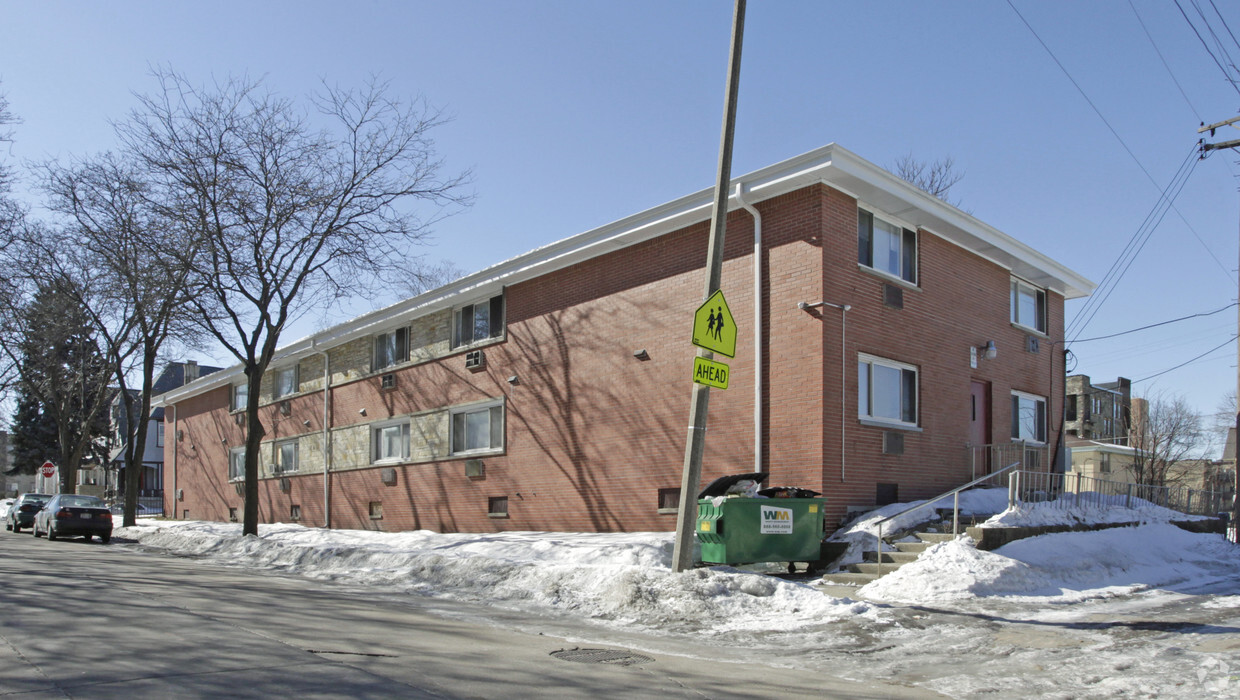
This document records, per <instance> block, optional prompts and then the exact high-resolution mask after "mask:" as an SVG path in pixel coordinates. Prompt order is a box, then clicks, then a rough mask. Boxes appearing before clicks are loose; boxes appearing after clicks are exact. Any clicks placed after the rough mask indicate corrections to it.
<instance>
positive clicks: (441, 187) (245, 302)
mask: <svg viewBox="0 0 1240 700" xmlns="http://www.w3.org/2000/svg"><path fill="white" fill-rule="evenodd" d="M156 78H157V80H158V81H159V86H160V90H159V91H158V92H156V93H155V94H153V95H148V96H142V97H139V101H140V104H139V107H138V108H137V109H136V110H135V111H134V112H133V113H132V114H131V115H130V117H129V119H128V120H127V121H125V122H123V123H120V124H119V125H118V126H117V132H118V134H119V135H120V137H121V140H122V142H123V143H124V145H125V147H126V149H127V150H128V151H130V152H131V153H133V154H135V155H136V156H137V158H138V159H139V162H141V163H142V165H143V168H144V169H145V171H146V173H147V176H148V182H149V183H150V184H151V191H150V193H149V194H148V198H149V200H150V201H151V202H153V203H156V204H157V205H158V211H159V212H160V215H161V217H163V218H164V219H166V220H168V221H173V222H176V224H177V225H178V226H180V227H182V228H183V230H184V231H185V235H186V237H187V239H189V240H193V241H195V245H194V246H193V247H192V250H193V251H194V254H193V255H186V257H185V262H186V263H187V264H188V265H190V267H191V270H192V275H193V279H192V282H193V283H194V284H197V285H198V287H199V288H200V289H201V293H200V294H199V295H198V296H196V297H195V298H194V299H193V300H192V304H193V305H194V307H195V309H196V311H197V314H198V318H199V320H200V321H201V323H202V326H203V328H204V330H205V331H206V332H207V333H209V334H210V335H211V336H212V337H214V338H215V339H216V340H218V341H219V342H220V343H221V344H222V345H223V346H224V347H225V348H227V349H228V351H229V352H231V353H232V354H233V356H234V357H236V358H237V360H238V361H239V362H240V363H241V365H242V367H243V369H244V373H245V376H246V381H247V384H248V398H247V401H246V406H245V415H246V421H245V426H246V446H245V482H244V494H245V507H244V522H243V529H242V531H243V532H244V533H245V534H257V532H258V465H259V449H260V445H261V442H262V439H263V436H264V429H263V427H262V424H261V422H260V421H259V412H258V408H259V400H260V393H259V391H260V387H261V384H262V379H263V375H264V374H265V373H266V371H267V368H268V366H269V365H270V363H271V361H272V359H273V358H274V356H275V352H276V349H277V347H278V345H279V341H280V336H281V334H282V333H283V332H284V330H285V328H286V327H287V326H288V324H289V323H290V322H291V321H292V320H293V319H296V318H298V317H299V316H300V315H302V314H304V313H306V312H308V311H309V310H310V309H313V308H316V307H320V308H321V307H322V306H325V305H328V304H331V303H333V302H335V301H337V300H340V299H342V298H345V297H348V296H353V295H365V294H368V293H372V292H373V291H374V290H378V289H383V288H385V285H390V284H392V281H391V280H392V277H394V276H397V275H400V276H418V275H419V274H420V259H419V258H418V257H417V256H416V255H414V254H413V253H412V250H411V249H412V246H414V245H417V244H419V243H422V242H423V240H424V238H425V237H426V235H427V234H428V229H429V226H430V224H431V222H432V221H433V220H434V215H433V216H432V218H430V219H428V218H423V217H422V216H420V215H419V213H418V212H417V211H415V210H414V209H412V208H409V207H411V206H413V205H417V204H422V205H431V207H432V209H433V212H434V214H436V215H442V214H443V213H444V211H445V209H444V208H445V207H446V206H449V205H454V204H455V205H463V204H465V203H466V197H465V196H464V195H463V194H462V193H461V192H460V190H461V189H462V186H463V184H464V182H465V179H466V177H467V175H465V174H462V175H451V176H445V175H444V174H443V172H442V171H443V169H444V168H443V164H442V163H441V161H440V160H438V159H437V158H436V156H435V151H434V143H433V141H432V140H431V138H430V134H431V132H432V131H433V130H434V128H435V127H436V126H439V125H440V124H442V123H443V117H442V115H441V114H440V113H439V112H438V111H436V110H433V109H430V108H429V107H427V106H426V105H425V104H424V103H416V104H414V105H412V106H408V105H402V104H400V103H398V102H396V101H394V100H391V99H389V98H388V97H386V95H385V86H384V85H382V84H378V83H376V82H374V81H372V82H371V83H369V84H368V85H367V86H366V87H365V88H363V89H361V90H357V91H354V90H340V89H334V88H330V87H325V88H324V92H323V94H321V95H319V96H317V97H316V98H313V99H312V100H311V104H312V105H313V107H314V109H313V110H310V111H303V110H302V109H300V108H298V107H297V106H296V105H295V104H294V103H293V102H292V101H290V100H287V99H284V98H280V97H277V96H276V95H274V94H272V93H270V92H268V91H267V90H266V89H265V88H264V87H263V86H262V84H261V83H260V82H255V81H249V80H245V79H229V80H227V81H225V82H223V83H222V84H218V85H215V86H214V87H212V88H210V89H199V88H195V87H194V86H192V85H191V84H190V83H189V81H188V80H187V79H186V78H185V77H183V76H182V75H180V74H177V73H175V72H172V71H168V70H161V71H157V73H156ZM313 120H317V121H313ZM312 124H321V127H318V128H316V127H315V126H313V125H312ZM388 288H390V287H388Z"/></svg>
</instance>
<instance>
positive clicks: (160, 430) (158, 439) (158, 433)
mask: <svg viewBox="0 0 1240 700" xmlns="http://www.w3.org/2000/svg"><path fill="white" fill-rule="evenodd" d="M155 446H156V447H163V446H164V422H163V421H159V422H158V423H156V424H155Z"/></svg>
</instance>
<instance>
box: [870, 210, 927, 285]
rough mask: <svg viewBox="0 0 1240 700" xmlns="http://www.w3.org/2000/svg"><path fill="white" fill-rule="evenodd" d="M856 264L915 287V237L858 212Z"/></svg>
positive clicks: (887, 223)
mask: <svg viewBox="0 0 1240 700" xmlns="http://www.w3.org/2000/svg"><path fill="white" fill-rule="evenodd" d="M857 262H858V263H860V264H862V265H865V266H866V267H869V268H873V269H875V270H878V271H879V272H883V273H886V274H888V275H891V276H892V277H897V278H899V279H902V280H904V281H905V282H908V283H909V284H917V234H916V233H914V232H912V231H910V230H908V229H906V228H901V227H900V226H897V225H895V224H893V223H890V222H887V221H883V220H882V219H880V218H879V217H877V216H874V215H873V214H871V213H870V212H868V211H866V210H864V209H858V210H857Z"/></svg>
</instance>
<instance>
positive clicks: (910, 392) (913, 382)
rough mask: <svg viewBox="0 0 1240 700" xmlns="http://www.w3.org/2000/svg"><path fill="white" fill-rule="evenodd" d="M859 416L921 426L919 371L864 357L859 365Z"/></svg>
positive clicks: (902, 365)
mask: <svg viewBox="0 0 1240 700" xmlns="http://www.w3.org/2000/svg"><path fill="white" fill-rule="evenodd" d="M857 415H858V416H859V417H861V418H869V419H872V420H876V421H882V422H884V423H901V424H904V425H910V426H915V425H917V368H916V367H914V366H912V365H906V364H903V363H900V362H893V361H892V360H884V359H882V358H879V357H871V356H869V355H861V356H859V358H858V361H857Z"/></svg>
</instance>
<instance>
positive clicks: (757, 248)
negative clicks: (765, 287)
mask: <svg viewBox="0 0 1240 700" xmlns="http://www.w3.org/2000/svg"><path fill="white" fill-rule="evenodd" d="M744 193H745V185H744V184H743V183H740V182H738V183H736V201H737V202H740V205H741V206H742V207H744V208H745V211H747V212H749V213H750V215H752V216H753V366H754V372H753V374H754V377H753V470H754V471H755V472H762V471H765V470H764V469H763V468H762V215H761V214H759V213H758V210H757V209H755V208H754V207H753V205H751V204H750V203H748V202H746V201H745V198H744Z"/></svg>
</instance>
